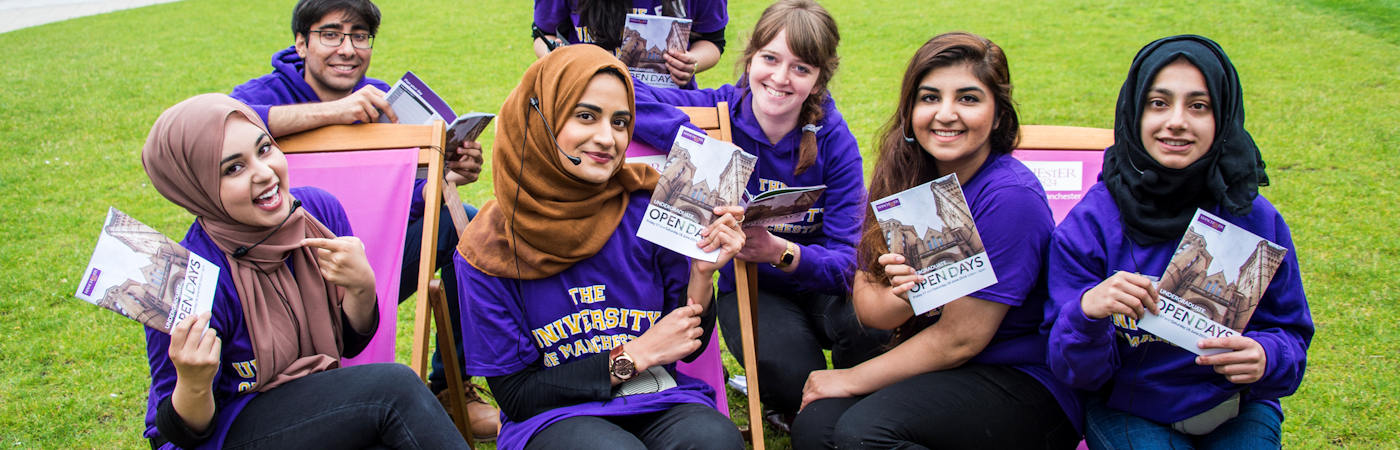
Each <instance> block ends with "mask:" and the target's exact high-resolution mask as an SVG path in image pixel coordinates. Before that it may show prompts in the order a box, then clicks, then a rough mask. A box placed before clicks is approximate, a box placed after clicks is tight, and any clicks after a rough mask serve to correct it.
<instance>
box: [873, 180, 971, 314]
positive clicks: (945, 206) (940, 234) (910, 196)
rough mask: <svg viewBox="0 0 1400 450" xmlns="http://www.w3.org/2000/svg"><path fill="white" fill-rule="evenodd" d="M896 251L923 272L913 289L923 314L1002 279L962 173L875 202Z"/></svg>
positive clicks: (913, 300)
mask: <svg viewBox="0 0 1400 450" xmlns="http://www.w3.org/2000/svg"><path fill="white" fill-rule="evenodd" d="M870 207H871V208H874V209H875V219H876V220H879V221H880V231H882V232H884V233H885V242H886V243H887V244H889V247H890V253H898V254H900V255H904V260H905V261H906V262H905V264H908V265H909V266H910V267H913V268H914V270H915V271H917V272H918V274H919V275H920V276H921V277H922V280H920V281H919V282H918V283H917V284H915V285H914V288H913V289H910V290H909V305H910V306H912V307H913V308H914V314H915V315H920V314H924V313H926V312H929V311H932V310H934V309H935V308H938V307H940V306H943V305H945V304H947V303H948V302H951V301H953V300H957V299H959V298H962V297H963V296H966V295H968V294H971V293H973V292H977V291H978V290H980V289H982V288H985V287H987V286H991V285H993V284H996V282H997V276H996V273H995V272H993V271H992V263H991V260H989V259H988V258H987V250H986V248H985V247H983V245H982V236H981V235H980V234H978V233H977V224H976V223H974V222H973V221H972V212H971V211H970V210H969V209H968V207H967V199H966V197H964V196H963V192H962V186H961V185H959V184H958V176H957V174H948V175H947V176H944V177H942V178H939V179H937V180H933V181H930V182H928V183H924V184H921V185H918V186H915V187H912V188H909V189H907V190H905V191H903V192H900V193H898V194H894V195H891V196H889V197H885V198H882V199H879V200H876V201H873V202H870Z"/></svg>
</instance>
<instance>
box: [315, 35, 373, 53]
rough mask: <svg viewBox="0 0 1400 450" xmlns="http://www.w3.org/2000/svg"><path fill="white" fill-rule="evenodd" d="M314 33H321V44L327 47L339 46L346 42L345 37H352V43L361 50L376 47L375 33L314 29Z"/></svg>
mask: <svg viewBox="0 0 1400 450" xmlns="http://www.w3.org/2000/svg"><path fill="white" fill-rule="evenodd" d="M311 32H312V33H316V34H319V35H321V45H325V46H327V47H339V46H340V45H341V44H344V43H345V38H346V37H347V36H348V37H350V45H353V46H355V48H358V49H361V50H368V49H371V48H374V35H373V34H369V33H348V34H347V33H342V32H339V31H335V30H313V31H311Z"/></svg>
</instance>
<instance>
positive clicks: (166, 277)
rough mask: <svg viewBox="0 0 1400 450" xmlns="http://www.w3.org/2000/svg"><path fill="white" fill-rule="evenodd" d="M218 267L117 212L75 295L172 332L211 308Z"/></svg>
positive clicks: (106, 226)
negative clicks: (192, 317) (189, 319)
mask: <svg viewBox="0 0 1400 450" xmlns="http://www.w3.org/2000/svg"><path fill="white" fill-rule="evenodd" d="M218 280H219V267H218V266H215V265H214V264H213V263H211V262H209V260H207V259H204V258H202V257H200V256H199V255H196V254H194V253H190V251H189V250H187V249H185V248H184V247H182V246H180V244H179V243H177V242H175V241H174V240H171V239H170V238H168V237H165V235H163V234H160V232H159V231H156V230H155V229H154V228H151V227H148V226H146V225H145V224H143V223H141V222H138V221H137V220H136V219H133V218H131V216H128V215H126V214H125V213H122V212H121V211H118V210H117V209H116V208H109V209H108V210H107V220H106V221H104V222H103V225H102V232H101V233H100V234H98V236H97V246H96V247H95V248H93V251H92V259H91V260H90V261H89V262H88V266H87V269H86V270H84V271H83V277H82V278H81V279H80V280H79V284H78V290H77V292H74V293H73V295H74V296H75V297H78V298H79V299H82V300H86V301H87V302H89V303H92V304H94V305H97V306H101V307H103V308H107V309H109V310H112V311H115V312H117V313H118V314H121V315H123V316H126V317H129V318H131V319H132V320H135V321H137V322H141V323H143V324H145V325H146V326H148V327H151V328H155V329H157V330H160V331H161V332H163V333H167V334H169V333H170V329H171V328H174V327H175V325H176V324H178V323H180V321H182V320H184V319H185V318H186V317H189V316H191V315H197V314H202V313H205V312H208V311H210V310H211V309H213V305H214V290H215V286H216V285H217V284H218Z"/></svg>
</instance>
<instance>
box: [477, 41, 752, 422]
mask: <svg viewBox="0 0 1400 450" xmlns="http://www.w3.org/2000/svg"><path fill="white" fill-rule="evenodd" d="M634 110H635V107H634V106H633V91H632V80H631V78H629V77H628V76H627V68H626V67H625V66H623V65H622V63H621V62H619V61H617V59H615V58H613V57H612V55H610V54H608V53H607V52H606V51H604V50H602V49H600V48H598V47H595V46H590V45H581V46H569V47H565V48H561V49H559V50H556V51H554V52H553V53H550V54H549V55H547V56H545V57H544V58H542V59H540V60H538V61H536V62H535V63H534V64H532V65H531V66H530V68H529V69H528V70H526V72H525V76H524V78H523V79H522V80H521V82H520V85H519V86H516V88H515V90H514V91H512V92H511V94H510V96H509V97H508V98H507V99H506V101H505V103H504V105H503V106H502V107H501V113H500V114H499V120H498V121H497V128H496V144H495V155H494V166H495V169H494V173H495V175H494V182H495V200H492V201H490V202H487V203H486V205H485V206H484V207H483V208H482V210H481V213H480V214H479V215H478V216H477V219H476V220H475V221H473V222H472V224H471V225H470V226H469V227H468V228H467V231H466V233H464V234H463V236H462V246H461V247H459V248H458V253H459V254H458V255H456V258H460V259H461V263H460V265H459V266H458V267H459V268H460V269H459V270H458V271H457V274H458V281H459V283H458V287H459V289H460V290H461V299H462V300H461V301H462V305H461V307H462V330H463V333H464V335H465V341H466V342H469V343H470V344H469V345H467V346H466V352H465V354H466V365H467V370H468V371H469V372H471V373H473V374H479V375H483V376H486V379H487V382H488V383H490V385H491V390H492V392H493V393H494V394H495V396H496V399H497V400H498V401H499V402H500V405H501V411H502V413H503V415H504V417H503V420H502V427H501V433H500V435H499V437H498V440H497V445H498V446H499V447H500V448H506V449H515V448H608V449H622V448H658V447H661V448H665V447H672V446H676V445H680V444H685V445H695V446H699V447H702V448H742V447H743V441H742V440H741V439H740V437H739V433H738V431H737V429H736V428H735V427H734V425H733V423H732V422H730V421H729V419H728V418H726V417H725V416H724V415H723V414H720V413H719V412H718V411H716V410H715V409H714V400H713V392H712V391H711V390H710V388H709V386H708V385H706V384H705V383H704V382H701V381H699V380H696V379H693V378H690V377H688V376H685V375H683V374H679V373H677V372H676V371H675V364H674V363H675V362H676V361H678V360H681V359H684V358H686V357H687V355H698V354H699V353H700V351H701V343H702V342H706V341H708V340H709V339H708V334H709V333H710V332H711V331H712V330H713V326H714V314H713V311H711V308H710V303H711V302H710V300H711V298H712V297H713V292H712V290H711V285H712V284H711V283H712V279H713V275H714V273H715V271H716V270H718V269H719V267H721V266H723V265H724V264H725V263H726V262H728V261H729V259H730V258H732V257H733V256H734V254H735V253H737V252H738V251H739V248H741V247H742V246H743V239H744V238H743V232H742V231H740V228H739V223H738V222H739V221H738V219H737V217H736V216H737V215H738V214H741V213H742V209H741V208H737V207H729V208H716V209H715V213H716V215H719V216H720V217H719V219H717V220H715V221H714V222H713V223H712V224H711V225H710V226H708V227H707V228H705V230H704V231H702V232H701V236H702V239H701V241H700V242H699V243H698V244H697V245H699V246H700V247H701V248H703V249H704V250H706V251H712V250H715V249H719V250H720V252H719V253H720V256H719V260H718V261H717V262H716V263H708V262H704V261H691V260H688V259H687V258H685V257H684V256H682V255H680V254H678V253H675V252H672V251H670V250H667V249H665V248H663V247H660V246H658V245H655V244H652V243H651V242H648V241H644V240H642V239H639V238H638V237H637V228H638V226H639V225H640V224H641V221H642V216H643V214H645V212H646V209H647V204H648V203H649V201H650V199H649V198H650V192H649V191H650V190H651V189H652V188H653V187H654V186H655V185H656V180H657V173H656V171H654V170H652V169H651V168H649V167H647V166H646V165H644V164H626V161H625V157H624V152H625V149H626V148H627V144H628V142H629V141H630V140H631V137H632V118H633V111H634Z"/></svg>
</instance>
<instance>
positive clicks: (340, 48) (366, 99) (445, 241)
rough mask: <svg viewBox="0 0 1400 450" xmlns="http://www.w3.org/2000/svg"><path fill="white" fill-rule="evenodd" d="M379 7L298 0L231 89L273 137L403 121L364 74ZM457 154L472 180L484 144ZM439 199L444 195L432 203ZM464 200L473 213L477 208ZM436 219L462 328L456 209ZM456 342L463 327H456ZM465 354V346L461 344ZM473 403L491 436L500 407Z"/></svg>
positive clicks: (416, 208) (412, 262)
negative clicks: (281, 40)
mask: <svg viewBox="0 0 1400 450" xmlns="http://www.w3.org/2000/svg"><path fill="white" fill-rule="evenodd" d="M379 19H380V15H379V8H378V7H377V6H375V5H374V3H373V2H371V1H369V0H301V1H299V2H297V5H296V7H295V8H294V9H293V10H292V37H293V39H294V43H293V44H292V46H291V47H288V48H285V49H282V50H280V51H278V52H277V53H275V54H273V55H272V73H269V74H267V75H263V76H261V77H258V78H254V79H252V80H248V82H246V83H243V84H241V85H239V86H237V87H235V88H234V89H233V93H232V94H230V96H232V97H233V98H235V99H238V100H239V101H242V102H243V103H246V104H248V106H250V107H252V108H253V110H254V111H256V112H257V113H258V115H259V116H261V117H262V120H263V122H264V123H266V124H267V128H268V130H269V131H271V132H272V135H273V137H279V136H285V135H289V134H293V133H297V132H300V131H305V130H310V129H313V128H318V127H321V126H325V125H334V124H353V123H357V122H359V123H368V122H374V121H375V120H377V119H378V118H379V115H380V114H385V115H387V116H388V118H389V120H390V121H392V122H398V117H396V116H395V115H394V112H393V110H392V109H390V108H389V103H388V101H386V100H385V99H384V95H385V92H386V91H388V90H389V85H388V84H387V83H385V82H383V81H380V80H377V79H374V78H369V77H366V76H365V72H367V71H368V70H369V62H370V57H371V56H372V55H373V52H374V38H375V32H376V31H378V30H379ZM457 153H458V154H460V155H462V156H461V157H460V159H458V160H455V161H447V169H448V174H447V179H448V180H449V181H454V182H456V183H457V184H458V185H462V184H467V183H472V182H475V181H476V179H477V177H478V176H479V175H480V174H481V163H482V150H481V144H478V143H476V142H465V143H463V144H462V145H461V146H460V147H459V148H458V149H457ZM424 184H425V183H424V181H423V180H417V181H416V182H415V184H414V188H413V203H412V206H411V207H410V212H409V223H408V232H407V233H406V236H407V239H406V241H405V242H404V264H403V274H402V276H401V282H400V290H399V293H400V295H399V301H403V300H404V299H406V298H408V296H409V294H412V293H413V292H414V291H416V290H417V281H418V257H419V255H420V254H421V249H422V247H421V245H422V244H421V243H420V238H421V236H422V233H423V228H422V226H423V224H422V222H423V208H424V201H423V193H422V190H423V186H424ZM435 203H437V204H439V205H440V202H435ZM466 206H467V215H468V216H469V217H471V216H475V215H476V208H474V207H472V206H471V205H466ZM442 208H443V211H442V215H441V217H443V218H444V219H445V222H444V223H442V224H441V225H440V226H439V230H440V232H439V233H438V260H437V267H438V268H439V269H441V270H442V280H443V290H444V291H446V292H445V293H446V294H447V304H448V306H449V309H450V310H451V313H452V316H453V317H452V320H451V322H452V324H453V328H459V327H460V320H459V319H458V312H457V309H458V303H457V287H456V284H457V276H456V270H455V267H453V264H452V254H453V252H454V251H456V250H455V249H456V247H457V241H458V236H457V233H456V227H455V226H453V224H452V223H451V215H449V214H448V213H447V210H446V207H445V206H442ZM453 331H454V332H455V333H454V334H456V335H457V343H458V345H459V346H460V345H462V338H461V331H460V330H459V329H454V330H453ZM457 353H458V360H459V361H461V351H460V350H458V352H457ZM441 361H442V360H441V358H440V355H438V354H437V353H434V354H433V373H432V375H431V376H430V377H429V378H430V381H431V383H432V389H433V392H434V393H437V392H441V391H442V390H443V389H445V388H446V383H447V381H446V379H445V377H444V376H443V371H442V369H441V365H442V362H441ZM468 396H469V397H472V400H473V401H472V402H471V403H468V408H470V413H471V417H472V418H473V419H474V420H473V422H472V424H471V425H472V434H474V435H476V437H477V438H478V439H482V438H491V437H494V436H495V435H496V429H497V428H499V426H500V420H499V412H498V410H496V409H495V408H494V407H491V406H490V404H487V403H485V402H484V401H481V400H480V398H479V397H477V396H475V391H469V392H468Z"/></svg>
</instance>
